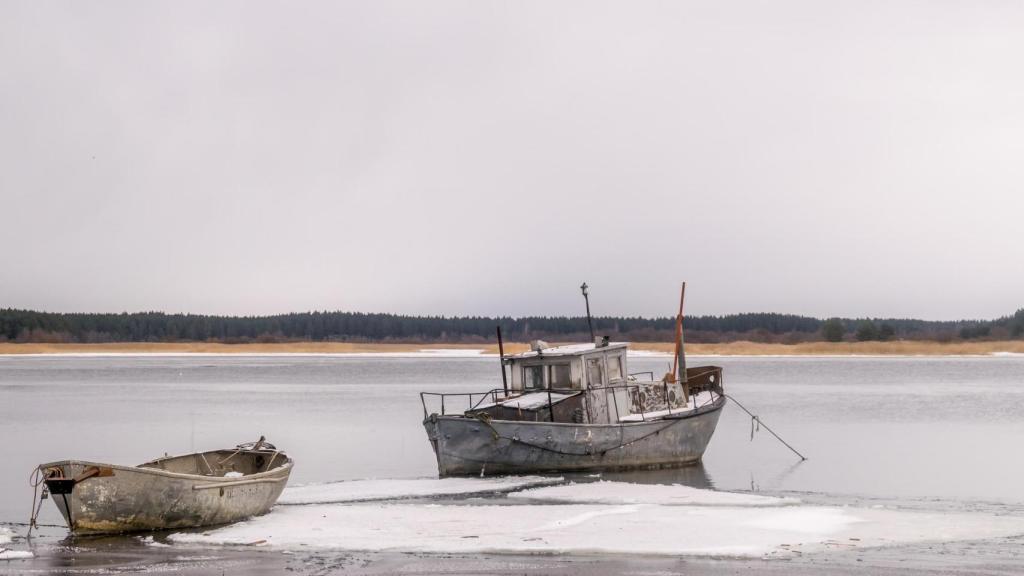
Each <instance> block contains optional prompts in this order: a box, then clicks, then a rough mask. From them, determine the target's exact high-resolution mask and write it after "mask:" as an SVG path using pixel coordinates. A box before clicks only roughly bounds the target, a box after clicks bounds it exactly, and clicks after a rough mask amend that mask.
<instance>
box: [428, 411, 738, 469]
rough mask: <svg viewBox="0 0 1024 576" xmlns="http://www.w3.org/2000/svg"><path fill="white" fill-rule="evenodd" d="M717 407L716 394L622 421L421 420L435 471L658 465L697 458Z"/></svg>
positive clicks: (708, 438) (711, 429) (717, 413)
mask: <svg viewBox="0 0 1024 576" xmlns="http://www.w3.org/2000/svg"><path fill="white" fill-rule="evenodd" d="M724 406H725V398H724V397H720V398H719V399H718V400H716V401H715V402H714V403H713V404H711V405H709V406H705V407H702V408H700V409H699V410H696V411H691V412H687V413H683V414H680V415H673V416H670V417H666V418H664V419H658V420H650V421H647V422H636V423H623V424H570V423H550V422H522V421H511V420H491V421H489V422H487V421H483V420H479V419H475V418H466V417H464V416H438V415H437V414H431V415H430V416H429V417H427V418H426V419H424V421H423V426H424V427H425V428H426V430H427V437H428V438H429V440H430V443H431V445H432V446H433V448H434V454H435V455H436V456H437V468H438V473H439V474H440V475H441V476H455V475H467V474H474V475H478V474H516V473H528V472H570V471H582V470H616V469H630V468H659V467H670V466H683V465H687V464H694V463H697V462H699V461H700V459H701V457H702V456H703V455H704V451H705V450H706V449H707V446H708V443H709V442H710V441H711V436H712V435H713V434H714V432H715V427H716V426H717V424H718V417H719V416H720V415H721V412H722V407H724Z"/></svg>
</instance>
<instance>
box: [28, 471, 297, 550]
mask: <svg viewBox="0 0 1024 576" xmlns="http://www.w3.org/2000/svg"><path fill="white" fill-rule="evenodd" d="M157 462H159V461H157ZM40 469H42V470H44V471H50V473H54V471H56V470H60V473H61V474H60V475H62V476H63V478H65V479H73V478H81V477H83V476H88V477H87V478H86V479H83V480H80V481H77V482H75V481H73V480H51V479H48V480H47V481H46V483H47V486H48V488H49V490H50V493H51V496H50V497H51V499H52V500H53V501H54V503H55V504H56V505H57V508H58V509H59V510H60V513H61V514H62V515H63V516H64V519H65V521H67V524H68V527H69V528H70V529H71V531H72V532H73V533H75V534H110V533H120V532H136V531H149V530H166V529H175V528H192V527H199V526H211V525H216V524H227V523H230V522H236V521H239V520H243V519H245V518H248V517H251V516H258V515H260V514H265V513H266V512H268V511H269V510H270V508H271V507H272V506H273V505H274V503H275V502H277V498H278V497H279V496H280V495H281V492H282V491H283V490H284V487H285V485H286V484H287V481H288V477H289V475H290V474H291V469H292V464H291V461H287V462H286V463H285V464H284V465H282V466H279V467H277V468H274V469H272V470H269V471H267V472H262V473H258V474H252V475H248V476H242V477H217V476H201V475H195V474H182V473H177V472H171V471H167V470H161V469H158V468H150V467H134V466H118V465H113V464H103V463H97V462H82V461H77V460H64V461H60V462H52V463H49V464H43V465H41V466H40Z"/></svg>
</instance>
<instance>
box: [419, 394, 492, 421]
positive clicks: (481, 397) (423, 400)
mask: <svg viewBox="0 0 1024 576" xmlns="http://www.w3.org/2000/svg"><path fill="white" fill-rule="evenodd" d="M499 394H500V395H501V398H502V399H504V398H506V397H507V396H505V389H504V388H494V389H492V390H488V391H487V392H420V404H422V405H423V417H424V418H426V417H427V416H428V414H429V412H428V409H427V397H428V396H430V397H432V398H440V399H441V416H444V415H445V414H447V409H448V407H447V406H446V404H447V405H451V402H452V401H454V400H455V399H456V398H464V399H465V400H466V402H465V404H464V405H465V406H466V408H465V409H464V410H463V409H461V408H460V409H458V413H459V414H464V413H466V412H468V411H471V410H476V409H477V408H479V407H480V405H481V404H483V403H484V401H485V400H487V399H488V398H490V399H491V402H493V403H494V404H497V403H498V395H499ZM449 399H451V400H449ZM474 400H475V401H474ZM458 405H460V406H462V405H463V402H461V401H459V402H458Z"/></svg>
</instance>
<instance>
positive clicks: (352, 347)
mask: <svg viewBox="0 0 1024 576" xmlns="http://www.w3.org/2000/svg"><path fill="white" fill-rule="evenodd" d="M632 347H633V349H634V350H636V351H647V352H661V353H666V354H671V352H672V348H673V345H672V343H670V342H634V343H633V345H632ZM526 349H527V345H526V344H524V343H508V344H506V345H505V352H506V353H514V352H522V351H524V350H526ZM448 351H451V352H456V351H467V352H475V353H480V354H497V353H498V347H497V345H494V344H436V343H423V344H394V343H383V342H371V343H353V342H288V343H281V344H220V343H213V342H120V343H109V344H36V343H28V344H18V343H12V342H4V343H0V354H403V353H404V354H416V353H421V352H426V353H434V354H437V355H443V354H444V353H445V352H448ZM686 351H687V354H688V355H694V356H699V355H712V356H987V355H993V354H1024V341H1021V340H1011V341H1004V342H950V343H942V342H919V341H896V342H807V343H802V344H764V343H759V342H743V341H741V342H727V343H721V344H694V343H691V344H687V345H686Z"/></svg>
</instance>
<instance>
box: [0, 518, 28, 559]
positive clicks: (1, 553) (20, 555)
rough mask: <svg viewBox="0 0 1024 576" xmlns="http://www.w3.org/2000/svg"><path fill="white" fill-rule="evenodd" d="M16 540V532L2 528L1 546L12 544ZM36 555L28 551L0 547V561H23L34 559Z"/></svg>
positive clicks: (0, 527)
mask: <svg viewBox="0 0 1024 576" xmlns="http://www.w3.org/2000/svg"><path fill="white" fill-rule="evenodd" d="M13 539H14V532H13V531H12V530H11V529H10V528H7V527H6V526H0V544H10V542H11V540H13ZM33 556H34V554H32V553H31V552H29V551H27V550H11V549H10V548H5V547H4V546H0V560H23V559H25V558H32V557H33Z"/></svg>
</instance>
